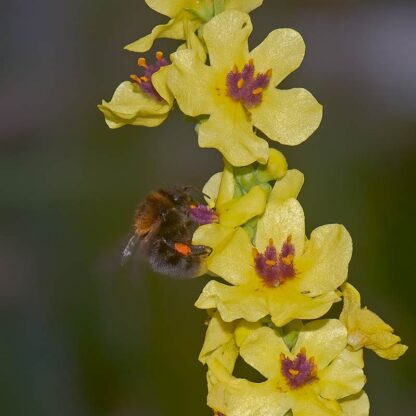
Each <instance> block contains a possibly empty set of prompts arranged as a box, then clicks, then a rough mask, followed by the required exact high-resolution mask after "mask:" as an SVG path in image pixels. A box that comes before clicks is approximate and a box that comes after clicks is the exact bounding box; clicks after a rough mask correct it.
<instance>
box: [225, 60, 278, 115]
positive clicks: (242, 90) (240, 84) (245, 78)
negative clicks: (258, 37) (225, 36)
mask: <svg viewBox="0 0 416 416" xmlns="http://www.w3.org/2000/svg"><path fill="white" fill-rule="evenodd" d="M254 71H255V68H254V63H253V60H252V59H250V60H249V62H248V64H246V65H245V66H244V68H243V70H242V71H241V72H240V71H239V70H238V67H237V65H234V68H233V69H232V71H231V72H229V73H228V74H227V94H228V96H229V97H230V98H231V99H232V100H234V101H240V102H241V103H242V104H243V105H244V106H245V107H246V108H253V107H256V106H258V105H259V104H260V103H261V101H262V98H263V91H264V90H265V89H266V88H267V87H268V85H269V82H270V78H271V76H272V70H271V69H269V70H268V71H267V72H266V73H265V74H262V73H258V74H255V72H254Z"/></svg>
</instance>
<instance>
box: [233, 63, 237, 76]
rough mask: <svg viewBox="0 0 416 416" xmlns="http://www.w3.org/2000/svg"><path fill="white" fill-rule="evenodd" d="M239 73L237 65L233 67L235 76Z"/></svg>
mask: <svg viewBox="0 0 416 416" xmlns="http://www.w3.org/2000/svg"><path fill="white" fill-rule="evenodd" d="M237 72H238V67H237V65H234V66H233V74H234V75H235V74H236V73H237Z"/></svg>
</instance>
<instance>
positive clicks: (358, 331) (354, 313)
mask: <svg viewBox="0 0 416 416" xmlns="http://www.w3.org/2000/svg"><path fill="white" fill-rule="evenodd" d="M342 295H343V297H344V307H343V309H342V312H341V315H340V320H341V321H342V322H343V323H344V325H345V326H346V327H347V329H348V343H349V344H350V345H351V346H352V347H353V348H354V349H355V350H357V349H360V348H363V347H367V348H369V349H371V350H374V352H375V353H376V354H377V355H379V356H380V357H382V358H386V359H388V360H397V359H398V358H400V356H401V355H403V354H404V353H405V352H406V350H407V346H405V345H402V344H399V342H400V341H401V339H400V337H398V336H397V335H394V334H393V331H394V330H393V328H392V327H391V326H390V325H388V324H387V323H385V322H384V321H383V320H382V319H381V318H380V317H379V316H378V315H376V314H375V313H374V312H372V311H370V310H369V309H367V308H361V297H360V293H359V292H358V290H357V289H355V288H354V286H352V285H351V284H349V283H345V284H344V285H343V287H342Z"/></svg>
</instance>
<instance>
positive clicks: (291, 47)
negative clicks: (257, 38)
mask: <svg viewBox="0 0 416 416" xmlns="http://www.w3.org/2000/svg"><path fill="white" fill-rule="evenodd" d="M304 56H305V43H304V42H303V39H302V36H301V35H300V34H299V33H298V32H296V31H295V30H293V29H276V30H274V31H273V32H271V33H270V34H269V35H268V36H267V37H266V39H265V40H264V41H263V42H262V43H261V44H260V45H259V46H257V48H255V49H254V50H253V51H252V52H251V53H250V57H251V58H253V59H254V65H255V67H256V70H257V71H258V72H263V73H265V72H267V71H268V70H269V69H272V71H273V74H272V79H271V81H270V86H276V85H278V84H279V83H280V82H281V81H283V80H284V79H285V78H286V77H287V76H288V75H289V74H290V73H291V72H293V71H294V70H295V69H297V68H299V66H300V64H301V63H302V61H303V57H304Z"/></svg>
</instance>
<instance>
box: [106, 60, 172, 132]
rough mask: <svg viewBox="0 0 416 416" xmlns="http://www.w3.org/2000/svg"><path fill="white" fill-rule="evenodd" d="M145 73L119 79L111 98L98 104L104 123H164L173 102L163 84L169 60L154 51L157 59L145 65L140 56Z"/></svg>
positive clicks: (144, 124)
mask: <svg viewBox="0 0 416 416" xmlns="http://www.w3.org/2000/svg"><path fill="white" fill-rule="evenodd" d="M138 65H139V66H140V67H142V68H143V69H144V76H141V77H139V76H137V75H131V79H132V80H133V82H130V81H124V82H122V83H121V84H120V85H119V86H118V87H117V89H116V91H115V92H114V95H113V98H112V99H111V101H110V102H106V101H104V100H103V102H102V104H101V105H99V106H98V108H99V110H100V111H101V112H102V113H103V114H104V117H105V121H106V123H107V125H108V126H109V127H110V128H112V129H115V128H118V127H122V126H124V125H126V124H131V125H134V126H146V127H155V126H158V125H159V124H161V123H163V121H165V120H166V118H167V117H168V115H169V112H170V110H171V108H172V105H173V97H172V94H171V93H170V91H169V90H168V88H167V85H166V75H167V72H166V71H167V69H168V68H167V66H168V62H167V61H166V60H165V58H164V57H163V54H162V52H157V53H156V63H155V64H153V65H148V64H147V63H146V60H145V59H144V58H139V60H138Z"/></svg>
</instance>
